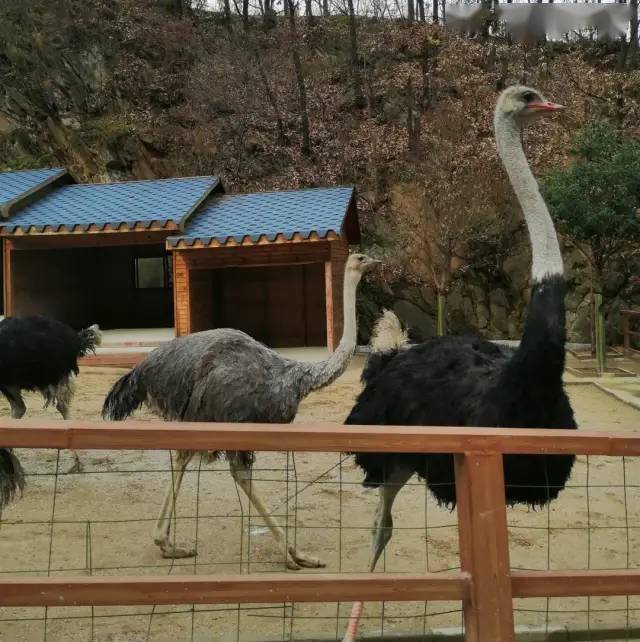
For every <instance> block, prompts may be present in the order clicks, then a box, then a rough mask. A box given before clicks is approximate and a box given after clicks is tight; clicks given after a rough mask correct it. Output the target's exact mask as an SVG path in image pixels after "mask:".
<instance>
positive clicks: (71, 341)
mask: <svg viewBox="0 0 640 642" xmlns="http://www.w3.org/2000/svg"><path fill="white" fill-rule="evenodd" d="M101 338H102V335H101V332H100V329H99V328H98V326H97V325H93V326H91V327H90V328H86V329H85V330H81V331H80V332H76V331H75V330H73V329H72V328H70V327H69V326H68V325H66V324H64V323H61V322H60V321H56V320H54V319H48V318H46V317H42V316H29V317H7V318H5V319H3V320H2V321H0V392H1V393H2V394H3V395H4V396H5V397H6V399H7V401H8V402H9V405H10V406H11V416H12V417H13V418H14V419H20V418H22V417H23V416H24V414H25V412H26V411H27V406H26V405H25V403H24V399H23V398H22V394H21V393H22V390H29V391H32V392H33V391H38V392H40V394H42V396H43V397H44V400H45V406H49V405H55V407H56V409H57V411H58V412H59V413H60V414H61V415H62V418H63V419H68V418H69V409H70V405H71V400H72V399H73V393H74V385H73V378H74V376H76V375H77V374H78V358H79V357H83V356H85V355H86V354H88V353H89V352H94V351H95V348H96V346H98V345H100V342H101ZM73 455H74V458H75V463H74V465H73V467H72V468H71V471H70V472H72V471H73V472H75V471H78V470H81V468H82V466H81V464H80V459H79V458H78V455H77V453H76V452H75V451H74V453H73ZM23 485H24V476H23V472H22V468H21V467H20V463H19V461H18V459H17V457H16V456H15V454H13V453H12V452H11V451H9V450H8V449H0V508H1V507H2V506H3V504H4V503H6V502H8V501H9V500H10V499H11V497H12V496H13V495H14V494H15V493H16V491H18V490H21V489H22V487H23Z"/></svg>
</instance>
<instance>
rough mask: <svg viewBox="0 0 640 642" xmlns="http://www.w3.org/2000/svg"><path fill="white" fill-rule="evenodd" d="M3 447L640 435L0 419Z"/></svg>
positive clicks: (585, 439) (565, 450)
mask: <svg viewBox="0 0 640 642" xmlns="http://www.w3.org/2000/svg"><path fill="white" fill-rule="evenodd" d="M0 444H2V445H3V446H5V447H15V448H73V449H81V448H86V449H92V448H95V449H101V448H115V449H129V448H130V449H134V450H181V449H188V450H263V451H282V450H283V449H285V448H286V449H289V450H293V451H300V452H408V453H412V452H413V453H418V452H424V453H465V452H474V453H514V454H547V455H549V454H577V455H583V454H586V455H612V456H615V455H625V456H630V457H631V456H640V437H630V436H629V435H628V434H624V433H605V432H588V431H582V430H577V431H576V430H551V429H538V430H536V429H530V428H527V429H525V428H515V429H513V428H512V429H509V428H447V427H444V428H442V427H435V426H429V427H421V426H344V425H341V424H321V423H295V424H250V423H242V424H233V423H213V422H212V423H199V422H163V421H126V422H103V421H87V420H80V419H70V420H68V421H64V422H63V421H51V420H48V421H44V420H37V419H20V420H16V419H8V418H3V419H2V420H0Z"/></svg>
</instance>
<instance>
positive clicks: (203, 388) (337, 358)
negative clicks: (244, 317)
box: [102, 254, 379, 569]
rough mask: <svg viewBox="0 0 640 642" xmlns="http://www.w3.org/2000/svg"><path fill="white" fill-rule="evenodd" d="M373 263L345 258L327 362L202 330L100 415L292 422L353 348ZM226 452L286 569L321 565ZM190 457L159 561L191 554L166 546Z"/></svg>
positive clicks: (119, 385)
mask: <svg viewBox="0 0 640 642" xmlns="http://www.w3.org/2000/svg"><path fill="white" fill-rule="evenodd" d="M378 262H379V261H376V260H374V259H371V258H369V257H368V256H365V255H364V254H352V255H351V256H350V257H349V258H348V260H347V263H346V268H345V275H344V289H343V297H344V330H343V335H342V339H341V340H340V343H339V345H338V347H337V349H336V350H335V352H333V354H331V355H330V356H329V357H328V358H327V359H325V360H324V361H320V362H315V363H314V362H311V363H307V362H303V361H295V360H293V359H287V358H285V357H283V356H281V355H280V354H278V353H277V352H275V351H274V350H271V349H269V348H267V347H266V346H264V345H263V344H261V343H259V342H258V341H256V340H255V339H253V338H251V337H250V336H248V335H247V334H245V333H244V332H241V331H239V330H234V329H229V328H218V329H215V330H206V331H204V332H198V333H195V334H191V335H189V336H186V337H180V338H177V339H174V340H173V341H171V342H169V343H167V344H165V345H163V346H161V347H160V348H157V349H156V350H154V351H153V352H152V353H151V354H150V355H149V356H148V357H147V358H146V359H145V360H144V361H143V362H142V363H140V364H139V365H138V366H136V367H135V368H134V369H133V370H132V371H131V372H129V373H128V374H126V375H124V376H123V377H122V378H121V379H119V380H118V381H117V382H116V383H115V384H114V386H113V387H112V389H111V391H110V392H109V394H108V395H107V398H106V399H105V402H104V406H103V409H102V416H103V417H104V418H105V419H110V420H115V421H121V420H123V419H125V418H126V417H128V416H129V415H130V414H131V413H132V412H134V410H135V409H136V408H138V407H139V406H140V405H141V404H143V403H144V404H146V405H147V407H148V408H150V409H151V410H152V411H153V412H154V413H156V414H157V415H159V416H160V417H162V418H163V419H164V420H167V421H217V422H222V421H233V422H258V423H288V422H291V421H293V419H294V417H295V415H296V412H297V410H298V406H299V404H300V402H301V401H302V399H304V397H306V396H307V395H308V394H309V393H310V392H311V391H313V390H318V389H319V388H323V387H324V386H327V385H329V384H330V383H331V382H333V381H334V380H335V379H336V378H337V377H339V376H340V375H341V374H342V373H343V372H344V371H345V370H346V368H347V365H348V364H349V361H350V359H351V357H352V356H353V353H354V351H355V347H356V338H357V327H356V290H357V286H358V283H359V282H360V279H361V277H362V275H363V274H364V273H365V272H368V271H369V270H370V269H371V268H372V267H373V266H374V265H375V264H377V263H378ZM220 454H221V453H219V452H217V451H215V452H214V451H208V452H202V453H200V456H201V457H202V459H203V460H204V461H206V462H211V461H214V460H216V459H217V458H218V456H219V455H220ZM225 454H226V457H227V460H228V461H229V467H230V469H231V475H232V476H233V478H234V479H235V481H236V482H237V484H238V485H239V486H240V488H241V489H242V490H243V491H244V492H245V493H246V495H247V497H248V498H249V500H250V501H251V503H252V504H253V506H254V507H255V508H256V510H257V511H258V513H259V514H260V515H261V516H262V517H263V519H264V520H265V522H266V524H267V526H268V527H269V529H270V531H271V533H272V534H273V536H274V537H275V539H276V541H277V542H278V545H279V546H280V547H281V548H282V552H283V555H284V556H285V559H286V564H287V567H288V568H290V569H299V568H300V567H303V566H304V567H309V568H315V567H320V566H324V565H323V564H322V563H321V562H320V561H319V560H317V559H315V558H312V557H309V556H307V555H305V554H303V553H301V552H298V551H296V550H295V548H294V547H293V546H287V543H286V538H285V533H284V531H283V529H282V527H281V526H280V525H279V524H278V523H277V522H276V520H274V518H273V517H272V516H271V515H270V514H269V512H268V511H267V509H266V507H265V506H264V504H263V503H262V501H261V500H260V498H259V496H258V493H257V491H256V486H255V484H253V483H252V481H251V467H252V465H253V462H254V455H253V453H250V452H226V453H225ZM194 455H195V452H193V451H179V452H178V453H177V466H176V468H177V471H176V473H175V475H174V477H173V479H172V481H171V483H170V484H169V487H168V488H167V492H166V495H165V499H164V503H163V505H162V509H161V511H160V516H159V517H158V521H157V524H156V529H155V534H154V541H155V543H156V545H157V546H159V547H160V550H161V552H162V556H163V557H167V558H181V557H192V556H194V555H196V551H195V549H188V548H184V547H179V546H175V545H174V544H172V543H171V542H170V541H169V530H170V520H171V517H172V514H173V511H174V509H175V503H176V501H177V495H178V491H179V488H180V484H181V482H182V477H183V475H184V471H185V469H186V467H187V465H188V464H189V462H190V461H191V459H192V457H193V456H194Z"/></svg>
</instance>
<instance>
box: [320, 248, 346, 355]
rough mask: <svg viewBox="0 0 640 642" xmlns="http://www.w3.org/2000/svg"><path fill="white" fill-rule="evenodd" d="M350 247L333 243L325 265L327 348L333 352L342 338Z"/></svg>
mask: <svg viewBox="0 0 640 642" xmlns="http://www.w3.org/2000/svg"><path fill="white" fill-rule="evenodd" d="M348 256H349V247H348V246H347V244H346V243H345V242H344V241H342V240H337V241H331V243H330V245H329V260H328V261H326V262H325V264H324V283H325V307H326V314H327V347H328V348H329V350H331V351H332V352H333V350H335V349H336V347H337V346H338V343H340V338H341V337H342V325H343V320H344V311H343V305H342V295H343V284H344V267H345V263H346V261H347V258H348Z"/></svg>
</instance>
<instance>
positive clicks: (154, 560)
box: [0, 450, 640, 642]
mask: <svg viewBox="0 0 640 642" xmlns="http://www.w3.org/2000/svg"><path fill="white" fill-rule="evenodd" d="M21 456H22V458H23V462H24V465H25V467H26V469H27V470H28V471H30V472H29V474H28V492H27V493H26V494H25V496H24V497H23V498H22V500H20V501H19V502H16V503H15V504H14V505H12V506H11V507H9V508H8V509H6V510H5V513H4V515H2V520H1V522H0V560H1V561H0V572H1V573H2V574H25V575H58V576H60V575H71V574H75V575H78V574H86V575H97V576H100V575H126V574H132V573H135V574H153V575H161V574H201V573H225V572H240V573H261V572H272V571H279V570H282V569H283V568H284V560H283V558H282V554H281V552H280V551H279V549H278V547H277V546H276V545H275V542H274V540H273V539H272V537H271V536H270V534H269V532H268V529H267V528H266V526H265V525H264V521H263V520H262V518H261V517H260V516H258V515H256V514H255V511H254V510H253V509H252V507H251V505H250V504H249V503H248V502H247V501H246V498H245V497H244V495H243V494H242V493H240V492H239V490H238V489H237V488H236V487H235V485H234V482H233V480H232V478H231V476H230V474H229V471H228V467H227V464H226V463H225V462H223V461H220V462H216V463H214V464H203V463H202V462H200V461H198V460H194V462H193V463H192V464H191V466H190V467H189V469H188V471H187V473H186V475H185V480H184V482H183V488H182V490H181V493H180V496H179V499H178V501H177V502H176V507H177V510H176V515H175V517H174V518H173V522H172V531H171V533H172V537H173V538H175V539H176V541H178V542H184V543H187V544H188V545H191V543H192V542H193V543H195V546H196V548H197V549H198V556H196V557H193V558H188V559H171V560H170V559H163V558H162V557H161V555H160V552H159V550H158V548H157V547H156V546H155V545H154V543H153V541H152V532H153V526H154V523H155V521H156V516H155V512H156V510H157V509H158V506H159V503H160V501H161V499H162V495H163V489H164V486H165V484H167V483H168V480H169V479H171V471H172V468H173V467H174V466H175V461H174V460H173V458H171V457H170V456H169V454H168V453H164V452H153V451H87V452H86V453H84V454H83V459H84V462H85V465H86V471H85V472H83V473H80V474H67V473H65V472H64V471H65V469H66V467H67V466H68V465H69V464H70V461H71V460H70V457H69V454H68V453H67V452H65V451H62V452H60V451H56V450H23V451H21ZM252 481H253V483H254V484H255V485H256V486H255V487H256V489H259V492H260V493H261V496H262V497H263V499H264V500H265V502H266V503H267V505H268V506H270V507H271V508H272V510H273V515H274V516H275V517H276V518H277V520H278V521H279V522H280V524H282V526H283V527H284V528H285V532H286V533H287V538H288V541H289V542H290V543H293V544H294V545H296V546H299V547H300V548H302V549H304V550H305V551H307V552H309V553H311V554H314V555H318V556H320V557H322V558H323V559H324V561H325V562H326V563H327V565H328V568H329V570H331V571H338V572H365V570H366V566H367V563H366V560H367V557H368V552H369V539H370V533H369V531H370V527H371V521H372V517H373V513H374V510H375V505H376V501H377V497H376V493H375V492H366V491H363V490H362V489H361V486H360V484H361V474H360V472H359V471H357V470H355V469H354V467H353V463H352V462H351V460H350V459H348V458H346V457H344V456H340V455H336V454H327V455H320V454H313V455H304V454H299V455H297V456H295V455H293V454H291V453H270V454H267V453H265V454H260V455H259V458H258V461H257V464H256V466H255V467H254V470H253V478H252ZM509 530H510V538H511V562H512V567H513V568H517V569H523V570H541V569H549V570H553V569H563V568H564V569H566V568H572V569H582V568H584V569H596V568H599V569H603V568H607V569H611V568H637V567H638V565H639V564H640V547H639V546H638V543H639V541H640V466H638V462H637V461H636V460H634V459H633V458H613V457H579V458H578V461H577V463H576V466H575V469H574V471H573V474H572V478H571V481H570V484H569V485H568V486H567V488H566V489H565V490H564V491H563V493H562V494H561V496H560V498H559V499H558V500H557V501H556V502H554V503H552V504H551V505H549V506H547V507H545V508H544V509H541V510H539V511H532V510H529V509H526V508H515V509H511V510H510V511H509ZM459 566H460V562H459V556H458V542H457V520H456V514H455V512H453V513H452V512H449V511H446V510H444V509H441V508H439V507H437V506H436V504H435V503H434V501H433V499H432V497H431V496H430V495H429V493H428V491H427V490H426V489H425V486H424V484H423V483H421V482H420V481H419V480H418V479H415V478H414V479H413V480H412V481H411V482H410V483H409V484H407V488H405V489H404V490H403V491H402V492H401V493H400V494H399V496H398V500H397V503H396V506H395V510H394V538H393V540H392V542H391V544H390V545H389V547H388V551H387V555H386V557H385V558H384V559H383V560H382V562H381V563H380V565H379V569H380V570H381V571H384V570H387V571H393V572H405V571H406V572H419V571H420V570H424V571H428V572H441V571H446V570H453V569H458V568H459ZM350 606H351V605H350V604H291V603H287V604H280V605H273V604H262V605H260V604H256V605H238V606H223V605H221V606H206V605H194V606H175V607H172V606H157V607H138V606H136V607H72V608H69V607H64V608H62V607H61V608H53V607H50V608H4V609H0V638H2V639H15V640H18V639H21V640H22V639H24V640H29V641H30V640H46V641H49V642H51V641H54V640H107V639H126V640H163V639H176V640H227V639H228V640H242V641H245V640H254V639H255V640H304V639H309V640H311V639H335V640H340V639H341V637H342V634H343V632H344V627H345V623H346V618H347V617H348V615H349V610H350ZM514 606H515V616H516V624H517V625H518V627H520V628H521V629H523V630H524V629H527V628H531V629H535V630H538V631H544V632H546V633H547V634H549V635H551V634H553V633H555V632H558V631H574V632H575V631H583V632H586V634H587V635H591V636H596V635H598V636H601V635H603V634H605V633H606V632H607V631H609V632H610V633H611V634H612V635H613V633H614V632H615V633H616V635H618V637H619V639H630V638H631V637H633V636H635V635H636V633H637V628H638V626H639V625H640V599H636V598H629V597H619V598H615V597H610V598H562V599H561V598H536V599H526V600H525V599H520V600H516V601H515V604H514ZM434 630H437V631H445V632H449V633H458V634H459V633H461V631H462V614H461V605H460V604H459V603H455V602H452V603H443V602H432V603H425V602H422V603H414V602H410V603H406V602H398V603H386V604H380V603H371V604H367V605H366V610H365V616H364V620H363V625H362V633H363V634H364V635H367V634H368V635H370V636H372V635H374V636H376V639H380V640H393V639H396V638H397V637H399V636H402V635H414V636H418V638H417V639H420V636H422V637H424V638H425V639H427V637H428V635H429V634H430V633H432V632H433V631H434ZM584 639H590V638H584ZM593 639H596V638H595V637H594V638H593Z"/></svg>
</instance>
